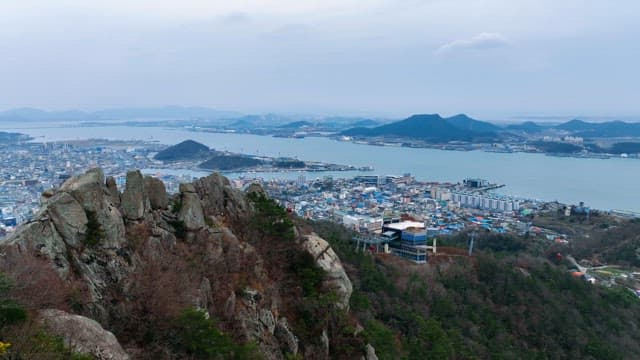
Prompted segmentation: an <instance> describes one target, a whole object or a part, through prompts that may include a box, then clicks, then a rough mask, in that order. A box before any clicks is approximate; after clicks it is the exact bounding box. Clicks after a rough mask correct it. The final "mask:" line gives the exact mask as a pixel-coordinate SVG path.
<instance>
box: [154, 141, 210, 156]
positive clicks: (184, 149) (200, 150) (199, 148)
mask: <svg viewBox="0 0 640 360" xmlns="http://www.w3.org/2000/svg"><path fill="white" fill-rule="evenodd" d="M209 155H211V150H210V149H209V148H208V147H207V146H206V145H203V144H200V143H199V142H195V141H193V140H185V141H183V142H181V143H179V144H176V145H173V146H170V147H168V148H166V149H164V150H162V151H160V152H159V153H157V154H156V156H154V159H156V160H162V161H180V160H197V159H204V158H206V157H207V156H209Z"/></svg>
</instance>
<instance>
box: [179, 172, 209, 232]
mask: <svg viewBox="0 0 640 360" xmlns="http://www.w3.org/2000/svg"><path fill="white" fill-rule="evenodd" d="M178 220H180V221H182V222H183V223H184V226H185V228H186V229H187V230H189V231H195V230H198V229H201V228H203V227H204V212H203V211H202V203H201V202H200V198H199V197H198V194H196V189H195V188H194V187H193V185H191V184H180V211H179V212H178Z"/></svg>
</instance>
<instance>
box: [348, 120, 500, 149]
mask: <svg viewBox="0 0 640 360" xmlns="http://www.w3.org/2000/svg"><path fill="white" fill-rule="evenodd" d="M497 130H498V127H497V126H495V125H492V124H490V123H487V122H483V121H478V120H474V119H471V118H469V117H467V116H466V115H456V116H454V117H451V118H443V117H441V116H440V115H438V114H430V115H413V116H411V117H409V118H407V119H404V120H401V121H397V122H393V123H391V124H386V125H381V126H378V127H374V128H363V127H360V128H352V129H349V130H346V131H344V132H343V133H342V134H343V135H347V136H359V137H391V138H406V139H415V140H424V141H428V142H436V143H438V142H449V141H472V140H481V139H491V138H494V137H495V136H496V133H495V131H497Z"/></svg>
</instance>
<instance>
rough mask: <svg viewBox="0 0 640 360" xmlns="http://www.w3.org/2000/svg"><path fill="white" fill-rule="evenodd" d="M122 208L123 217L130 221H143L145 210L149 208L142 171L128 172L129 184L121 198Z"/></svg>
mask: <svg viewBox="0 0 640 360" xmlns="http://www.w3.org/2000/svg"><path fill="white" fill-rule="evenodd" d="M121 206H122V212H123V215H124V216H125V217H126V218H127V219H129V220H139V219H142V218H143V217H144V214H145V210H147V209H148V208H149V206H148V200H147V198H146V196H145V191H144V180H143V178H142V173H140V170H135V171H129V172H127V183H126V188H125V189H124V192H123V193H122V196H121Z"/></svg>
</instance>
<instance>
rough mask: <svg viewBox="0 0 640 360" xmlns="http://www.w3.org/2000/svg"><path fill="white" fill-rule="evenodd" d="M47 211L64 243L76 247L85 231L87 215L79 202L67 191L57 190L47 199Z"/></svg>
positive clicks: (79, 244) (80, 243)
mask: <svg viewBox="0 0 640 360" xmlns="http://www.w3.org/2000/svg"><path fill="white" fill-rule="evenodd" d="M47 213H48V214H49V218H50V219H51V222H52V223H53V226H54V227H55V229H56V230H57V232H58V233H59V234H60V236H61V237H62V239H63V240H64V241H65V243H66V244H67V245H69V246H71V247H74V248H77V247H79V246H81V245H82V242H83V241H84V238H85V237H86V231H87V215H86V213H85V210H84V209H83V208H82V206H81V205H80V203H79V202H78V201H77V200H76V199H75V198H74V197H73V196H71V195H69V193H66V192H59V193H57V194H55V195H53V196H52V197H51V198H50V199H49V200H48V205H47Z"/></svg>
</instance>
